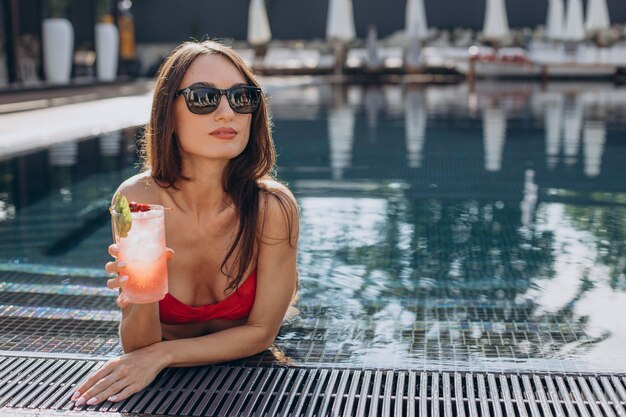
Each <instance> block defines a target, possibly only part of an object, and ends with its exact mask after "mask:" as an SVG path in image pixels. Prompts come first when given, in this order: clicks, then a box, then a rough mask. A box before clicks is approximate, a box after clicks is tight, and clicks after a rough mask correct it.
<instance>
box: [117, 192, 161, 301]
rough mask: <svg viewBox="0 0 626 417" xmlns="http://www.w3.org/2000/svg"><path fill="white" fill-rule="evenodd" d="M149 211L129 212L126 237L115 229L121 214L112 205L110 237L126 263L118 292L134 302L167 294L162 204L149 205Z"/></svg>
mask: <svg viewBox="0 0 626 417" xmlns="http://www.w3.org/2000/svg"><path fill="white" fill-rule="evenodd" d="M149 207H150V210H149V211H140V212H131V213H130V214H131V218H132V225H131V228H130V230H129V231H128V234H127V236H126V237H121V236H120V231H119V230H116V229H117V226H116V225H119V224H120V222H118V221H116V217H118V216H122V214H121V213H118V212H116V211H115V210H114V209H113V208H111V209H110V212H111V216H112V217H113V221H112V223H113V239H114V240H115V243H116V244H117V246H118V249H119V252H118V260H119V261H124V262H126V267H125V270H124V273H125V275H128V281H127V283H126V285H125V286H124V288H123V290H122V292H123V293H124V294H125V295H126V296H127V297H128V299H129V301H130V302H131V303H134V304H145V303H153V302H156V301H159V300H162V299H163V297H165V294H167V259H166V252H165V222H164V212H165V210H164V209H163V206H159V205H156V204H150V205H149Z"/></svg>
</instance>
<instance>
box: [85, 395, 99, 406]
mask: <svg viewBox="0 0 626 417" xmlns="http://www.w3.org/2000/svg"><path fill="white" fill-rule="evenodd" d="M97 401H98V399H97V398H96V397H93V398H92V399H90V400H89V401H87V405H94V404H95V403H96V402H97Z"/></svg>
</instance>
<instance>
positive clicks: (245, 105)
mask: <svg viewBox="0 0 626 417" xmlns="http://www.w3.org/2000/svg"><path fill="white" fill-rule="evenodd" d="M260 101H261V94H260V92H259V91H258V90H257V89H256V88H253V87H238V88H233V89H231V90H230V91H229V94H228V102H229V103H230V107H232V109H233V110H234V111H236V112H237V113H244V114H249V113H254V112H255V111H256V109H257V107H259V102H260Z"/></svg>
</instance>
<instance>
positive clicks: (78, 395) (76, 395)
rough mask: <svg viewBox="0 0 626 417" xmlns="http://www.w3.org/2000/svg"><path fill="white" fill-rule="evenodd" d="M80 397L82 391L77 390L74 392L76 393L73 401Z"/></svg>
mask: <svg viewBox="0 0 626 417" xmlns="http://www.w3.org/2000/svg"><path fill="white" fill-rule="evenodd" d="M78 397H80V392H79V391H76V392H75V393H74V395H72V401H76V399H77V398H78Z"/></svg>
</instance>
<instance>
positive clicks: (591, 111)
mask: <svg viewBox="0 0 626 417" xmlns="http://www.w3.org/2000/svg"><path fill="white" fill-rule="evenodd" d="M301 91H305V92H306V94H305V97H303V98H302V100H300V99H299V98H300V95H299V93H300V92H301ZM271 97H272V109H273V110H274V121H275V129H274V130H275V140H276V143H277V147H278V149H279V151H280V159H279V167H278V168H279V173H280V176H281V178H282V179H283V180H285V181H287V182H288V183H289V184H290V186H291V187H292V189H293V190H294V192H295V193H296V195H297V197H298V200H299V202H300V204H301V207H302V221H301V236H302V239H301V243H300V252H299V253H300V259H299V264H300V269H301V279H302V292H301V296H300V300H299V302H298V308H299V309H300V310H301V314H300V315H299V316H298V317H295V318H293V319H292V320H290V322H289V323H288V324H286V325H285V326H284V327H283V329H282V330H281V333H280V336H279V338H278V341H277V346H278V348H279V350H280V352H281V354H282V355H283V357H284V361H287V362H289V363H294V364H298V365H306V364H315V365H319V364H324V363H325V364H334V363H339V364H349V365H357V366H390V367H418V368H424V369H435V368H438V369H444V368H445V369H474V370H478V369H484V370H493V369H498V370H500V369H519V370H527V369H542V370H564V369H565V370H570V371H572V370H584V371H599V370H605V371H618V370H622V371H624V370H626V363H625V362H624V360H623V358H622V357H621V356H623V355H621V354H622V352H623V344H624V340H625V339H626V330H625V329H624V327H623V325H621V323H619V317H622V316H623V315H624V314H625V313H626V310H625V309H626V307H625V306H626V300H625V299H624V297H625V294H626V243H625V242H626V223H625V222H626V183H625V182H624V181H623V179H624V178H626V176H625V175H624V174H625V173H626V172H625V170H626V169H625V168H624V167H625V165H626V164H625V162H626V159H625V158H626V152H625V151H626V143H625V142H624V140H623V138H624V137H625V135H624V133H626V132H625V131H626V122H625V121H626V90H624V89H621V88H614V87H613V86H611V87H610V88H605V87H602V86H598V85H595V84H594V85H591V84H590V85H587V87H583V88H582V89H580V90H578V91H576V90H573V89H572V87H571V86H569V85H568V86H567V87H566V86H563V85H554V86H551V87H549V89H548V90H547V91H543V90H540V89H539V87H536V86H533V85H531V86H526V85H524V84H515V85H495V86H494V85H487V86H481V85H480V84H479V85H478V86H477V89H476V90H475V91H473V92H471V93H470V92H469V91H468V90H467V87H466V86H464V85H462V86H444V87H409V86H402V85H386V86H365V87H361V86H349V87H340V86H336V85H332V86H331V85H319V86H309V87H306V88H305V89H304V90H301V89H300V87H298V88H297V89H290V88H284V89H280V90H276V91H273V92H272V94H271ZM283 98H284V99H285V101H284V102H283V101H282V99H283ZM281 103H282V104H281ZM285 103H287V104H285ZM132 139H133V136H132V135H128V134H124V135H123V136H122V138H121V139H120V138H119V137H115V136H114V135H111V136H107V137H101V138H99V139H97V140H96V141H94V142H93V143H86V142H85V143H83V142H81V143H78V145H77V148H71V147H70V146H69V145H68V147H67V149H65V150H64V151H63V148H56V149H51V150H47V151H45V152H43V153H41V154H38V155H30V156H24V157H20V158H18V159H15V160H12V161H4V162H0V173H2V176H1V177H0V187H2V188H1V189H0V254H1V256H2V258H3V260H4V261H6V263H7V264H12V263H14V262H18V263H24V262H29V263H37V264H39V263H41V264H44V263H54V264H57V265H65V266H73V267H76V266H85V267H93V268H101V265H102V264H103V262H104V261H105V260H106V256H107V255H106V253H105V251H104V250H103V248H106V246H107V245H108V243H109V240H110V227H109V226H108V225H107V224H105V223H106V222H103V224H102V227H100V228H99V229H98V230H96V231H92V232H90V233H85V234H84V235H80V234H79V233H76V236H80V237H81V239H79V240H76V241H74V242H72V246H71V247H69V248H66V249H67V250H66V251H65V252H64V254H63V256H56V257H55V256H51V255H46V253H48V254H50V253H53V252H54V250H59V248H55V247H54V245H53V244H54V242H59V241H63V240H62V239H63V237H64V236H65V234H66V233H67V232H68V230H69V231H72V232H73V233H74V232H75V228H76V225H79V226H80V225H84V224H89V222H90V221H94V219H95V220H97V217H94V216H93V214H94V213H97V212H98V210H100V206H99V205H98V204H100V203H101V200H102V197H103V196H106V197H108V196H110V193H111V192H112V191H113V190H114V189H115V187H116V186H117V185H118V184H119V182H120V181H121V180H122V179H123V178H125V177H127V176H129V175H130V174H131V173H132V172H133V171H134V169H135V168H134V167H133V165H134V163H135V162H136V155H135V151H134V149H133V148H132V144H133V140H132ZM581 141H582V143H581ZM61 151H63V152H61ZM70 151H71V152H70ZM55 155H56V156H55ZM69 155H71V156H72V158H71V159H72V160H73V161H75V164H73V165H72V164H69V163H67V164H65V162H63V161H68V160H69V159H70V158H69ZM95 156H98V157H97V158H96V157H95ZM51 160H52V165H54V166H52V165H51ZM54 161H56V162H54ZM64 164H65V165H64ZM61 165H64V166H61ZM59 172H64V173H65V174H64V175H65V176H62V177H61V176H60V175H59ZM42 189H46V190H48V191H47V194H46V193H44V192H42V191H41V190H42ZM103 204H104V205H103V207H105V206H106V204H107V201H106V199H105V200H104V203H103ZM50 207H54V210H52V211H51V210H50ZM51 212H53V213H54V216H55V217H50V213H51ZM46 216H47V217H46ZM51 225H52V227H51ZM44 229H45V232H44ZM85 230H87V229H85ZM46 251H47V252H46ZM620 355H621V356H620Z"/></svg>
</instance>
